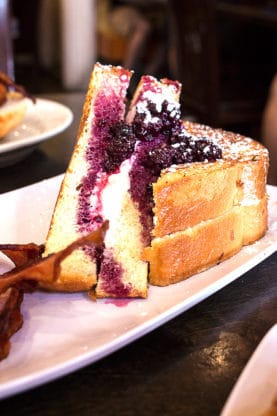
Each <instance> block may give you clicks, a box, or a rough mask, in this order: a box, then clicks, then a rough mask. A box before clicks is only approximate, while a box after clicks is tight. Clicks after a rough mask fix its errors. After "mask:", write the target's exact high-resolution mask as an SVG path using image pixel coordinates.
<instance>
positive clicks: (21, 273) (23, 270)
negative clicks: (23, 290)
mask: <svg viewBox="0 0 277 416" xmlns="http://www.w3.org/2000/svg"><path fill="white" fill-rule="evenodd" d="M107 228H108V222H107V221H106V222H104V223H103V225H102V226H101V227H100V228H98V229H97V230H95V231H92V232H91V233H90V234H88V235H87V236H85V237H81V238H79V239H78V240H76V241H74V242H73V243H72V244H70V245H69V246H67V247H66V248H65V249H64V250H61V251H58V252H57V253H53V254H50V255H49V256H48V257H45V258H41V257H40V256H39V257H35V258H34V260H33V261H32V262H29V261H27V262H26V263H23V264H22V263H21V265H20V266H18V267H16V268H14V269H12V270H11V271H9V272H7V273H4V274H2V275H1V276H0V293H1V292H2V291H3V290H6V289H7V288H8V287H10V286H12V285H14V284H16V283H17V282H19V281H22V280H35V281H38V282H49V281H50V280H56V279H57V277H58V274H59V271H60V265H61V262H62V261H63V260H64V259H65V258H66V257H67V256H69V254H71V253H72V252H73V251H74V250H76V249H77V248H80V247H82V246H85V245H91V246H94V247H95V248H97V247H102V244H103V238H104V234H105V232H106V230H107ZM12 247H14V251H13V250H12ZM24 247H26V245H23V246H21V247H20V245H14V246H13V245H9V248H8V249H7V246H5V247H4V245H2V250H3V252H5V253H6V254H7V256H11V257H10V258H11V259H12V258H15V257H16V255H18V258H20V251H21V249H23V251H24ZM27 252H28V249H27ZM27 256H28V254H27ZM19 261H21V259H20V260H19Z"/></svg>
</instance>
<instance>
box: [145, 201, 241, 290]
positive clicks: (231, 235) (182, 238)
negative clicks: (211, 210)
mask: <svg viewBox="0 0 277 416" xmlns="http://www.w3.org/2000/svg"><path fill="white" fill-rule="evenodd" d="M242 239H243V227H242V221H241V217H240V212H239V209H238V208H236V207H235V208H233V209H232V210H230V211H228V212H227V213H225V214H223V215H221V216H219V217H217V218H215V219H213V220H207V221H203V222H201V223H199V224H197V225H196V226H194V227H192V228H187V229H186V230H185V231H179V232H177V233H174V234H171V235H167V236H165V237H162V238H155V239H154V240H153V241H152V245H151V247H149V248H146V249H145V260H148V261H149V262H150V283H151V284H153V285H158V286H165V285H169V284H171V283H176V282H179V281H181V280H183V279H185V278H187V277H189V276H191V275H193V274H195V273H197V272H200V271H202V270H205V269H207V268H209V267H211V266H213V265H215V264H217V263H219V262H221V261H223V260H225V259H226V258H228V257H230V256H232V255H233V254H235V253H237V252H238V251H239V250H240V248H241V246H242Z"/></svg>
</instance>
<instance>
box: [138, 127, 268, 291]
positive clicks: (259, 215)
mask: <svg viewBox="0 0 277 416" xmlns="http://www.w3.org/2000/svg"><path fill="white" fill-rule="evenodd" d="M185 126H186V129H187V131H188V132H189V134H191V135H193V136H199V137H208V138H209V139H210V140H212V141H213V142H214V143H216V144H218V145H219V146H220V147H221V148H222V149H223V160H221V161H217V162H214V163H199V164H197V163H196V164H188V165H182V166H176V167H175V166H174V167H171V168H169V169H166V170H164V171H163V172H162V174H161V177H160V178H159V179H158V181H157V183H155V184H153V197H154V202H155V208H154V215H155V216H154V230H153V235H154V239H153V240H152V242H151V247H148V248H146V249H145V250H144V256H143V258H144V259H145V260H148V261H149V267H150V283H152V284H156V285H161V286H164V285H167V284H169V283H172V282H174V281H179V280H182V279H183V278H186V277H188V276H190V275H191V274H194V273H196V272H197V271H201V270H204V269H206V268H208V267H210V266H211V265H212V264H215V263H216V262H218V261H221V260H223V259H225V258H226V256H229V255H231V254H229V253H235V252H236V251H239V250H240V248H241V247H242V246H243V245H247V244H250V243H253V242H254V241H256V240H257V239H259V238H261V237H262V236H263V235H264V234H265V232H266V229H267V216H268V213H267V193H266V179H267V171H268V164H269V157H268V151H267V149H265V148H264V146H263V145H262V144H261V143H259V142H256V141H254V140H252V139H250V138H247V137H243V136H241V135H238V134H234V133H231V132H225V131H222V130H219V129H212V128H211V127H207V126H202V125H199V124H195V123H191V122H186V123H185ZM225 184H226V187H225ZM232 212H236V215H238V217H239V222H240V232H241V236H240V238H238V239H235V240H229V239H228V237H229V235H230V229H229V228H228V226H227V225H228V224H229V225H231V222H230V223H228V224H226V228H224V227H225V225H224V224H223V223H222V230H221V232H220V233H218V234H217V233H214V228H213V227H214V226H213V224H214V225H216V224H219V223H220V221H222V220H223V218H228V217H229V215H230V214H231V213H232ZM192 230H193V231H192ZM188 235H189V238H188ZM205 240H206V242H205ZM204 242H205V244H206V247H208V250H211V253H212V255H211V256H212V257H210V256H208V255H207V260H206V262H205V255H204V253H206V254H207V252H206V251H205V249H204V248H203V247H204ZM228 242H229V246H228ZM221 243H222V244H223V245H222V252H224V255H222V256H221V257H220V258H217V257H216V256H215V257H213V255H214V253H217V251H216V250H217V248H218V250H219V248H220V245H221ZM236 244H237V245H236ZM167 245H168V246H167ZM167 248H168V251H167ZM172 250H173V254H171V252H172ZM166 251H167V253H166ZM174 253H175V254H174ZM191 253H194V254H193V255H194V257H195V260H194V261H195V263H194V262H193V259H191V260H190V256H191ZM226 253H228V254H226ZM163 255H165V256H166V257H167V258H166V259H162V256H163ZM178 256H179V259H182V260H178V261H177V258H178ZM186 256H188V260H185V258H186ZM173 257H174V258H173ZM212 258H214V262H213V260H211V259H212ZM198 260H199V267H197V262H198ZM175 261H176V262H177V263H176V264H177V265H176V266H175V265H174V262H175ZM159 262H161V265H159ZM180 262H182V266H181V265H180V264H179V263H180Z"/></svg>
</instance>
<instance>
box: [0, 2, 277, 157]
mask: <svg viewBox="0 0 277 416" xmlns="http://www.w3.org/2000/svg"><path fill="white" fill-rule="evenodd" d="M1 3H2V4H3V6H1V8H2V10H3V7H4V4H8V7H9V8H10V16H11V25H10V29H11V34H12V51H13V59H14V61H13V66H12V69H11V71H12V72H13V74H14V76H15V79H16V81H17V82H18V83H21V84H24V85H25V87H27V89H28V90H29V91H31V92H32V93H33V94H41V93H42V94H43V93H47V92H67V91H68V92H69V91H84V92H85V91H86V88H87V84H88V79H89V74H90V72H91V68H92V65H93V63H94V62H96V61H100V62H102V63H110V64H120V65H124V66H127V67H128V68H130V69H134V70H135V71H136V72H135V76H134V80H133V85H131V87H130V96H131V95H132V92H133V89H134V88H135V84H136V82H137V80H138V78H139V76H140V75H141V74H144V73H147V74H152V75H155V76H157V77H169V78H174V79H179V80H180V81H181V82H182V84H183V93H182V99H181V102H182V112H183V114H184V116H187V117H190V118H192V119H193V120H196V121H199V122H203V123H206V124H209V125H212V126H216V127H223V128H226V129H230V130H233V131H236V132H240V133H243V134H246V135H250V136H251V137H253V138H256V139H258V140H263V138H262V137H263V136H264V134H268V133H265V129H266V128H265V127H264V120H265V115H264V111H265V108H268V106H269V98H270V100H271V103H270V105H271V108H270V111H271V112H272V111H273V110H272V98H273V95H274V88H273V87H274V85H273V80H274V75H275V73H276V67H277V65H276V64H277V59H276V58H277V47H276V40H277V1H276V0H275V1H274V0H269V1H261V0H252V1H243V0H233V1H232V0H229V1H220V0H217V1H216V0H193V1H192V0H186V1H179V0H168V1H166V0H164V1H163V0H156V1H151V0H149V1H112V0H98V1H97V0H78V1H76V0H28V1H22V0H10V1H7V0H5V1H3V0H1ZM1 19H2V18H1ZM2 27H3V19H2ZM275 83H276V81H275ZM276 89H277V87H276V88H275V90H276ZM276 94H277V92H275V96H274V99H275V101H276V100H277V99H276ZM276 105H277V104H276V103H275V108H276ZM267 119H268V122H271V121H272V119H275V120H277V109H276V117H275V115H274V114H273V116H272V115H271V117H267ZM273 124H274V121H273ZM274 129H275V133H274V134H275V135H277V122H276V121H275V126H273V130H274ZM269 134H271V135H272V133H271V132H270V133H269ZM275 137H276V136H275ZM266 140H267V139H266ZM270 141H271V142H272V137H270ZM276 141H277V138H276V139H275V145H274V146H275V149H276ZM274 152H275V150H274ZM276 153H277V149H276Z"/></svg>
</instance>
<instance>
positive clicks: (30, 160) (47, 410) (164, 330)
mask: <svg viewBox="0 0 277 416" xmlns="http://www.w3.org/2000/svg"><path fill="white" fill-rule="evenodd" d="M45 98H49V99H54V100H56V101H59V102H62V103H64V104H66V105H68V106H69V107H70V108H71V109H72V111H73V113H74V121H73V123H72V125H71V126H70V127H69V128H68V129H67V130H66V131H65V132H63V133H61V134H59V135H58V136H56V137H54V138H52V139H49V140H48V141H46V142H44V143H42V144H41V145H40V146H38V148H37V149H36V150H35V151H34V152H33V153H32V154H31V155H29V156H28V157H27V158H26V159H25V160H23V161H21V162H19V163H17V164H16V165H13V166H10V167H6V168H2V169H0V177H1V181H0V193H2V192H6V191H9V190H12V189H16V188H19V187H21V186H24V185H28V184H31V183H34V182H37V181H39V180H42V179H44V178H49V177H52V176H55V175H57V174H59V173H62V172H64V170H65V169H66V166H67V163H68V160H69V157H70V155H71V152H72V148H73V145H74V141H75V138H76V134H77V130H78V125H79V119H80V114H81V110H82V105H83V100H84V93H83V94H82V93H71V94H54V95H48V96H45ZM276 276H277V253H275V254H273V255H272V256H271V257H269V258H268V259H266V260H265V261H263V262H262V263H261V264H259V265H258V266H256V267H255V268H254V269H252V270H250V271H249V272H247V273H246V274H244V275H243V276H241V277H240V278H239V279H237V280H236V281H235V282H233V283H232V284H230V285H228V286H227V287H225V288H224V289H222V290H220V291H219V292H217V293H216V294H214V295H212V296H211V297H210V298H208V299H206V300H205V301H203V302H201V303H200V304H198V305H196V306H194V307H193V308H192V309H190V310H188V311H186V312H184V313H183V314H181V315H180V316H178V317H177V318H175V319H173V320H171V321H170V322H168V323H166V324H164V325H163V326H161V327H160V328H158V329H156V330H155V331H153V332H152V333H150V334H148V335H145V336H144V337H142V338H141V339H139V340H137V341H135V342H133V343H132V344H130V345H128V346H126V347H124V348H123V349H121V350H119V351H117V352H115V353H113V354H112V355H110V356H108V357H106V358H104V359H102V360H100V361H98V362H96V363H94V364H92V365H90V366H88V367H86V368H84V369H81V370H79V371H77V372H75V373H72V374H70V375H67V376H65V377H63V378H61V379H58V380H55V381H53V382H51V383H48V384H45V385H43V386H40V387H37V388H35V389H33V390H30V391H27V392H25V393H22V394H19V395H17V396H14V397H11V398H8V399H4V400H2V401H1V402H0V414H1V415H5V416H6V415H17V416H20V415H32V416H33V415H40V416H44V415H49V416H50V415H51V416H55V415H79V416H82V415H91V414H95V415H105V416H106V415H121V416H124V415H149V416H150V415H151V416H152V415H173V416H174V415H186V416H192V415H195V416H201V415H203V416H204V415H205V416H209V415H211V416H215V415H219V414H220V411H221V409H222V407H223V405H224V403H225V401H226V399H227V397H228V395H229V393H230V391H231V389H232V387H233V386H234V384H235V382H236V380H237V378H238V376H239V375H240V373H241V371H242V369H243V368H244V366H245V364H246V362H247V361H248V359H249V358H250V356H251V354H252V353H253V351H254V350H255V348H256V347H257V345H258V343H259V342H260V340H261V339H262V337H263V336H264V335H265V333H266V332H267V330H268V329H269V328H270V327H271V326H272V325H273V324H275V323H276V321H277V279H276Z"/></svg>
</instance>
